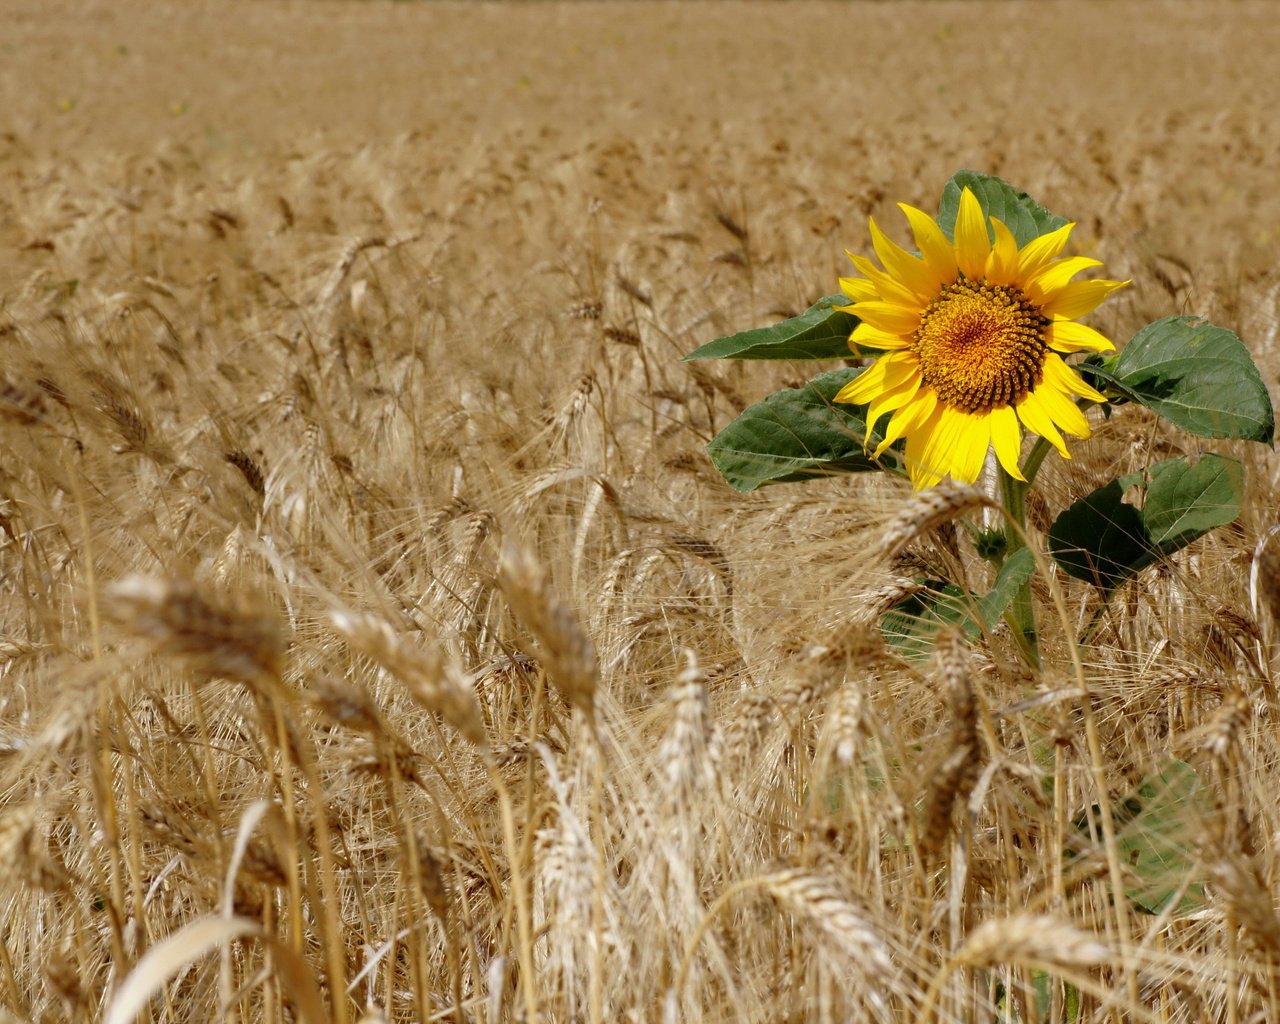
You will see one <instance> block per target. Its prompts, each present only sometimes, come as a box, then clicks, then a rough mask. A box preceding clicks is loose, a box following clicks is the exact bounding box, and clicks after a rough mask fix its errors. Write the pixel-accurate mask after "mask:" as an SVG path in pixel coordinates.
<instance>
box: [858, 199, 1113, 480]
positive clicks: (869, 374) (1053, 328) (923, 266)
mask: <svg viewBox="0 0 1280 1024" xmlns="http://www.w3.org/2000/svg"><path fill="white" fill-rule="evenodd" d="M899 206H900V207H901V209H902V212H903V213H905V214H906V215H907V220H908V221H910V223H911V229H912V231H913V233H914V234H915V239H916V246H917V247H918V248H919V250H920V255H919V256H917V255H915V254H914V253H910V252H907V251H906V250H905V249H903V248H901V247H900V246H898V245H895V244H894V243H893V242H891V241H890V240H889V239H888V238H887V237H886V236H885V234H884V233H883V232H882V231H881V230H880V229H879V228H878V227H877V226H876V222H875V220H874V219H873V220H872V221H871V241H872V245H873V246H874V247H875V251H876V255H877V256H878V257H879V258H880V262H881V263H882V264H883V267H884V269H883V270H881V269H879V268H877V267H876V266H875V264H873V263H872V262H871V261H870V260H869V259H866V258H865V257H862V256H854V255H852V254H850V255H849V258H850V259H851V260H853V264H854V266H855V267H857V269H858V270H859V271H860V272H861V273H862V274H863V276H862V277H844V278H841V279H840V290H841V291H843V292H844V294H845V295H847V296H849V298H850V299H851V300H852V303H851V304H850V305H848V306H844V307H841V308H843V309H845V310H847V311H848V312H850V313H853V314H854V315H855V316H857V317H858V318H859V320H860V321H861V323H859V324H858V326H857V327H856V328H855V329H854V331H853V334H852V335H850V338H849V342H850V345H851V346H854V347H856V346H857V345H858V343H859V342H861V343H864V344H866V345H867V346H868V347H869V348H875V349H882V350H884V352H885V354H884V355H882V356H881V357H880V358H879V359H878V360H877V361H876V362H875V364H874V365H872V366H871V367H870V368H868V369H866V370H864V371H863V372H862V373H861V374H860V375H859V376H857V377H855V378H854V379H853V380H852V381H850V382H849V383H848V384H847V385H845V387H844V388H843V389H842V390H841V391H840V393H839V394H838V395H836V401H837V402H853V403H857V404H863V403H870V407H869V408H868V410H867V433H868V435H870V433H871V431H872V429H873V428H874V427H875V425H876V423H877V422H879V420H880V419H881V418H882V417H883V416H885V415H886V414H890V413H892V415H891V416H890V418H889V421H888V425H887V426H886V428H885V434H884V440H883V441H882V442H881V443H880V446H879V447H878V448H877V449H876V451H875V455H876V456H877V457H878V456H879V455H880V454H881V453H882V452H883V451H884V450H885V449H886V448H888V447H889V445H891V444H893V443H894V442H895V441H897V440H899V439H900V438H906V442H907V443H906V466H907V472H908V473H909V474H910V476H911V482H912V483H913V484H914V485H915V487H916V489H917V490H920V489H923V488H926V487H932V486H933V485H934V484H936V483H937V482H938V481H939V480H941V479H942V478H943V477H944V476H950V477H952V478H953V479H955V480H959V481H963V482H965V483H972V482H973V481H974V480H976V479H977V477H978V474H979V473H980V472H982V467H983V464H984V463H985V462H986V458H987V451H988V450H989V449H991V448H994V449H995V452H996V458H997V459H999V461H1000V465H1001V466H1003V467H1004V470H1005V472H1007V473H1008V474H1009V475H1010V476H1012V477H1014V478H1015V479H1018V480H1021V479H1023V476H1022V473H1021V472H1020V471H1019V469H1018V457H1019V454H1020V452H1021V449H1022V428H1023V427H1026V428H1027V430H1029V431H1031V432H1032V433H1034V434H1039V435H1040V436H1041V437H1043V438H1045V439H1046V440H1048V441H1050V442H1051V443H1052V444H1053V446H1054V447H1055V448H1057V449H1058V451H1059V452H1061V453H1062V455H1063V457H1064V458H1070V457H1071V455H1070V453H1069V452H1068V451H1067V446H1066V442H1064V441H1063V439H1062V434H1063V433H1064V432H1065V433H1068V434H1072V435H1074V436H1075V437H1088V436H1089V423H1088V421H1087V420H1086V419H1085V416H1084V413H1083V412H1081V410H1080V408H1079V406H1077V405H1076V403H1075V401H1074V400H1073V396H1079V397H1081V398H1087V399H1090V400H1092V401H1095V402H1102V401H1105V398H1104V397H1103V396H1102V395H1101V394H1099V393H1098V392H1097V391H1095V390H1094V389H1093V388H1091V387H1089V385H1088V384H1086V383H1085V382H1084V381H1083V380H1081V378H1080V376H1079V375H1078V374H1077V373H1076V372H1075V370H1073V369H1072V368H1071V367H1069V366H1068V365H1067V364H1066V363H1065V362H1064V361H1063V359H1062V356H1063V355H1067V354H1070V353H1072V352H1083V351H1091V352H1108V351H1111V350H1113V349H1114V348H1115V346H1114V345H1113V344H1112V343H1111V342H1110V341H1108V340H1107V339H1106V338H1104V337H1103V336H1102V335H1101V334H1099V333H1098V332H1097V331H1095V330H1094V329H1093V328H1092V327H1086V326H1085V325H1084V324H1082V323H1077V322H1076V317H1080V316H1084V315H1085V314H1087V313H1090V312H1092V311H1093V310H1094V309H1095V308H1096V307H1097V306H1098V305H1099V304H1100V303H1101V302H1102V301H1103V300H1104V299H1105V298H1106V297H1107V296H1108V295H1110V294H1111V293H1112V292H1113V291H1115V290H1116V289H1117V288H1123V287H1124V286H1125V285H1126V284H1128V283H1129V282H1128V281H1072V280H1071V279H1072V278H1073V277H1075V276H1076V274H1078V273H1080V271H1082V270H1086V269H1088V268H1089V267H1096V266H1100V265H1101V264H1100V262H1099V261H1098V260H1094V259H1089V258H1088V257H1085V256H1075V257H1072V258H1069V259H1059V258H1058V254H1059V253H1061V252H1062V249H1063V246H1065V245H1066V242H1067V237H1068V235H1070V233H1071V229H1072V228H1073V227H1075V225H1074V224H1067V225H1065V226H1063V227H1061V228H1059V229H1058V230H1057V231H1052V232H1049V233H1048V234H1045V235H1041V236H1039V237H1038V238H1035V239H1032V240H1031V241H1030V242H1028V243H1027V244H1026V245H1024V246H1023V247H1022V248H1021V249H1019V248H1018V243H1017V241H1016V240H1015V239H1014V237H1013V232H1011V231H1010V230H1009V228H1008V227H1007V226H1006V225H1004V224H1003V223H1001V221H1000V220H998V219H997V218H995V217H992V218H990V221H991V231H992V233H994V235H995V238H994V241H993V240H992V238H991V235H990V234H989V233H988V231H987V217H986V215H985V214H984V213H983V211H982V206H981V205H980V204H979V202H978V200H977V198H976V197H975V196H974V194H973V193H972V192H970V191H969V189H967V188H966V189H965V190H964V192H963V193H962V195H961V197H960V209H959V212H958V214H957V216H956V226H955V242H954V244H953V243H952V242H951V241H949V240H948V239H947V236H946V235H945V234H943V232H942V229H941V228H940V227H939V226H938V225H937V223H936V222H935V221H934V220H933V218H932V217H930V216H929V215H928V214H926V213H923V212H921V211H920V210H917V209H915V208H914V207H911V206H907V205H906V204H902V203H900V204H899Z"/></svg>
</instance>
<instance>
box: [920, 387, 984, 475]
mask: <svg viewBox="0 0 1280 1024" xmlns="http://www.w3.org/2000/svg"><path fill="white" fill-rule="evenodd" d="M971 418H972V417H970V416H969V415H968V414H967V413H963V412H961V411H960V410H959V409H957V408H955V407H954V406H951V405H943V404H939V406H938V421H937V425H936V426H934V427H933V429H932V430H931V431H930V432H929V439H928V441H927V442H926V443H925V446H924V450H923V451H922V452H920V467H919V468H920V470H921V471H922V472H924V473H929V474H933V473H937V474H938V476H939V477H944V476H947V475H948V474H950V475H951V476H954V475H955V472H956V463H957V459H958V457H959V456H960V455H961V452H962V448H963V446H964V444H965V441H966V428H967V427H968V426H969V420H970V419H971ZM907 443H908V445H910V443H911V442H910V440H909V439H908V441H907Z"/></svg>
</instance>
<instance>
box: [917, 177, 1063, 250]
mask: <svg viewBox="0 0 1280 1024" xmlns="http://www.w3.org/2000/svg"><path fill="white" fill-rule="evenodd" d="M966 186H967V187H968V189H969V191H970V192H972V193H973V194H974V196H975V197H976V198H977V200H978V202H979V203H981V204H982V209H983V211H984V212H985V213H986V214H987V216H988V217H995V218H997V219H999V220H1000V221H1003V222H1004V226H1005V227H1007V228H1008V229H1009V230H1010V231H1012V232H1013V237H1014V238H1016V239H1017V240H1018V245H1019V246H1023V245H1026V244H1027V243H1028V242H1030V241H1031V240H1032V239H1035V238H1039V237H1040V236H1041V235H1047V234H1048V233H1049V232H1050V231H1056V230H1057V229H1058V228H1060V227H1062V225H1063V224H1066V223H1067V218H1066V217H1059V216H1057V215H1056V214H1053V213H1050V212H1049V211H1048V210H1046V209H1045V208H1044V207H1043V206H1041V205H1040V204H1039V203H1037V202H1036V201H1035V200H1034V199H1032V198H1031V197H1030V196H1029V195H1027V194H1026V193H1025V192H1019V191H1018V190H1017V189H1016V188H1014V187H1013V186H1012V185H1010V184H1009V183H1008V182H1007V181H1005V180H1004V179H1003V178H997V177H996V176H995V175H992V174H983V173H981V172H980V171H956V173H955V174H953V175H952V176H951V180H950V181H948V182H947V183H946V185H944V186H943V188H942V202H941V203H940V204H939V206H938V224H939V226H940V227H941V228H942V230H943V231H945V232H946V233H947V237H948V238H954V237H955V233H956V214H957V213H958V212H959V210H960V195H961V193H962V192H963V191H964V189H965V187H966ZM987 230H988V231H990V230H991V229H990V226H988V228H987ZM993 237H994V236H993Z"/></svg>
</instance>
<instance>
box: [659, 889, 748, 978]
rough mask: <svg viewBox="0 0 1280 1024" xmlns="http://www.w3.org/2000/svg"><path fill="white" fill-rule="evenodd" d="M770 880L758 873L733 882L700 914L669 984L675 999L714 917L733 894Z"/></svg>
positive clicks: (746, 890) (713, 921)
mask: <svg viewBox="0 0 1280 1024" xmlns="http://www.w3.org/2000/svg"><path fill="white" fill-rule="evenodd" d="M769 882H770V878H769V876H768V875H760V876H756V877H755V878H746V879H743V880H742V881H740V882H735V883H734V884H733V885H731V886H729V888H727V889H726V890H725V891H724V892H722V893H721V894H720V895H719V896H717V897H716V899H715V902H714V903H712V904H711V906H709V907H708V908H707V910H706V912H705V913H704V914H703V915H702V920H701V921H699V922H698V927H697V929H695V931H694V933H693V937H692V938H691V939H690V940H689V942H688V943H687V944H686V945H685V948H684V957H683V958H682V959H681V961H680V970H679V971H677V972H676V980H675V983H674V984H673V985H672V986H671V989H672V991H673V992H674V993H675V996H676V999H677V1000H678V999H679V998H680V993H681V992H683V991H684V984H685V981H686V980H688V977H689V968H690V967H692V966H693V958H694V956H695V955H696V954H697V952H698V947H699V946H700V945H702V940H703V939H704V938H705V937H706V934H707V932H708V931H709V930H710V928H711V926H712V924H714V923H715V919H716V918H717V917H718V916H719V914H720V911H722V910H723V909H724V908H725V907H726V906H728V904H729V901H730V900H732V899H733V898H734V897H735V896H738V895H739V894H741V893H744V892H750V891H751V890H752V889H764V888H767V887H768V885H769Z"/></svg>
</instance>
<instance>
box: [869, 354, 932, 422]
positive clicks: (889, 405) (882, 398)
mask: <svg viewBox="0 0 1280 1024" xmlns="http://www.w3.org/2000/svg"><path fill="white" fill-rule="evenodd" d="M907 369H908V371H909V373H908V375H907V376H906V377H905V378H902V379H901V380H898V381H896V382H891V383H890V384H889V386H887V387H886V388H885V389H884V391H882V392H881V393H880V394H879V395H877V396H876V397H875V398H873V399H872V400H871V403H870V404H869V405H868V406H867V434H868V435H870V434H871V432H872V431H873V430H875V428H876V423H878V422H879V420H880V417H881V416H883V415H884V414H885V413H887V412H893V411H894V410H895V409H901V408H902V407H903V406H904V405H906V404H907V403H908V402H910V401H911V400H912V399H913V398H915V396H916V392H917V391H919V390H920V369H919V367H916V366H911V365H910V364H907Z"/></svg>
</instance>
